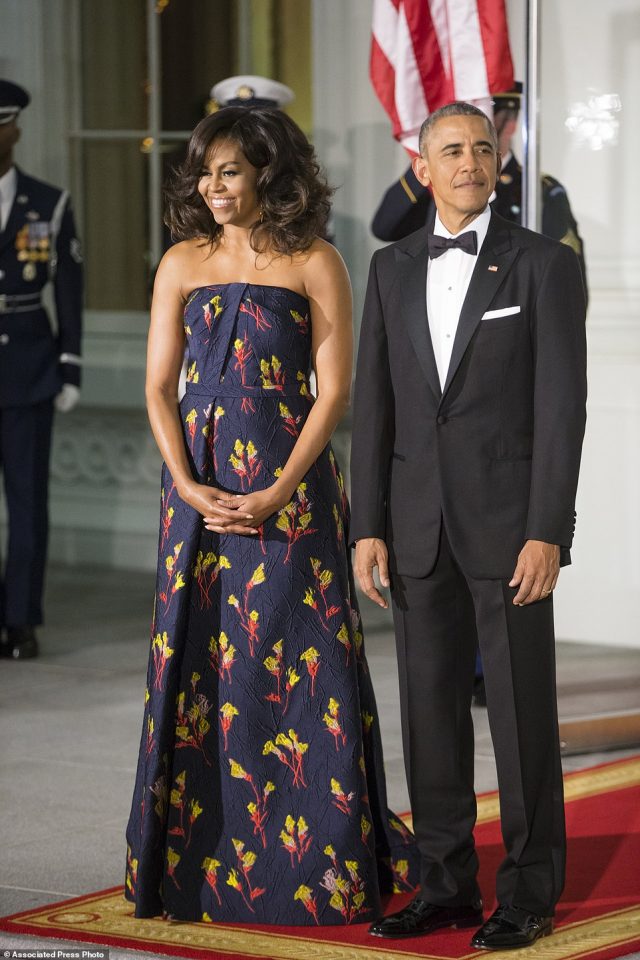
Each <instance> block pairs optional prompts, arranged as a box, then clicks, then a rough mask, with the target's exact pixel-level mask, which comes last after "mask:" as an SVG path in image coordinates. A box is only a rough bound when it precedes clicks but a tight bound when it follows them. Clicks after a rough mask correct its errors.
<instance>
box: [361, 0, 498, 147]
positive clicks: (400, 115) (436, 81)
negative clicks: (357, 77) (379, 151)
mask: <svg viewBox="0 0 640 960" xmlns="http://www.w3.org/2000/svg"><path fill="white" fill-rule="evenodd" d="M370 72H371V82H372V83H373V87H374V90H375V91H376V93H377V95H378V98H379V100H380V102H381V103H382V106H383V107H384V109H385V110H386V112H387V113H388V115H389V117H390V118H391V123H392V125H393V135H394V137H395V138H396V139H397V140H399V141H400V143H402V145H403V146H404V147H406V149H407V150H408V151H409V152H410V153H417V152H418V132H419V130H420V126H421V124H422V122H423V120H424V119H425V118H426V117H427V116H428V115H429V114H430V113H433V111H434V110H437V109H438V107H441V106H443V105H444V104H445V103H450V102H451V101H452V100H469V101H472V102H473V103H476V104H477V105H478V106H479V107H482V108H483V109H486V110H487V112H489V111H490V97H491V94H492V93H503V92H504V91H506V90H511V89H512V87H513V63H512V60H511V51H510V49H509V34H508V31H507V16H506V12H505V3H504V0H373V32H372V38H371V61H370Z"/></svg>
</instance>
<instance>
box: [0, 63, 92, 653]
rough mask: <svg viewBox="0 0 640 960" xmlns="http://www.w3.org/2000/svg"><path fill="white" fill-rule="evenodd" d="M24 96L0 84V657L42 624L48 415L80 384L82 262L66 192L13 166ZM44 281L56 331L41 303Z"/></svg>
mask: <svg viewBox="0 0 640 960" xmlns="http://www.w3.org/2000/svg"><path fill="white" fill-rule="evenodd" d="M28 103H29V94H28V93H27V92H26V90H24V89H23V88H22V87H20V86H18V85H17V84H15V83H11V82H10V81H8V80H0V471H1V472H2V476H3V480H4V492H5V501H6V507H7V516H8V524H9V536H8V545H7V553H6V558H5V562H4V569H3V571H2V574H1V575H0V656H3V657H10V658H13V659H25V658H27V657H35V656H36V655H37V653H38V643H37V638H36V634H35V627H36V626H38V624H40V623H42V591H43V583H44V569H45V561H46V552H47V535H48V506H47V497H48V481H49V452H50V448H51V431H52V424H53V413H54V408H56V409H58V410H60V411H62V412H66V411H67V410H70V409H71V408H72V407H73V406H74V405H75V403H76V402H77V399H78V395H79V387H80V334H81V322H82V256H81V250H80V244H79V242H78V238H77V236H76V230H75V226H74V222H73V214H72V212H71V207H70V203H69V195H68V193H67V192H66V191H64V190H59V189H58V188H57V187H54V186H51V185H50V184H48V183H43V182H42V181H40V180H36V179H34V178H33V177H29V176H27V175H26V174H25V173H23V172H22V170H20V169H19V168H18V167H16V166H15V164H14V160H13V151H14V147H15V144H16V143H17V141H18V139H19V136H20V130H19V127H18V124H17V120H18V116H19V114H20V111H21V110H22V109H24V107H26V106H27V104H28ZM48 283H52V284H53V292H54V298H55V307H56V320H57V331H56V332H54V331H53V329H52V327H51V323H50V321H49V317H48V315H47V313H46V311H45V309H44V307H43V305H42V299H41V298H42V291H43V288H44V287H45V286H46V285H47V284H48Z"/></svg>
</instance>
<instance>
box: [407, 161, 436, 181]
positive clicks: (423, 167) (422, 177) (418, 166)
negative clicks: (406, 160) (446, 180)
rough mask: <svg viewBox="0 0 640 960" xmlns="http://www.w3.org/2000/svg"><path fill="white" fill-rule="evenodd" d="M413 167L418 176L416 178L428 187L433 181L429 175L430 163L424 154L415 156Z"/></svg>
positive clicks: (412, 162)
mask: <svg viewBox="0 0 640 960" xmlns="http://www.w3.org/2000/svg"><path fill="white" fill-rule="evenodd" d="M411 169H412V170H413V172H414V174H415V176H416V180H417V181H418V182H419V183H421V184H422V186H423V187H428V186H429V184H430V183H431V177H430V176H429V164H428V163H427V161H426V160H425V158H424V157H422V156H418V157H414V158H413V160H412V161H411Z"/></svg>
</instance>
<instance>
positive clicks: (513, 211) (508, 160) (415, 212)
mask: <svg viewBox="0 0 640 960" xmlns="http://www.w3.org/2000/svg"><path fill="white" fill-rule="evenodd" d="M521 96H522V84H521V83H519V82H518V83H516V85H515V87H514V89H513V90H510V91H509V92H508V93H496V94H494V95H493V116H494V124H495V127H496V131H497V133H498V149H499V151H500V153H501V154H502V172H501V174H500V177H499V179H498V182H497V183H496V195H495V198H494V199H493V200H492V201H491V206H492V207H493V209H494V210H495V211H496V213H499V214H500V216H502V217H505V218H506V219H507V220H513V221H515V222H516V223H520V220H521V208H522V166H521V164H520V163H519V162H518V159H517V158H516V157H515V155H514V153H513V151H512V149H511V140H512V138H513V136H514V134H515V132H516V129H517V126H518V115H519V112H520V99H521ZM541 179H542V182H541V187H542V226H541V231H540V232H541V233H544V234H545V236H547V237H553V239H554V240H560V242H561V243H566V244H568V246H570V247H571V248H572V249H573V250H575V252H576V254H577V256H578V260H579V261H580V268H581V270H582V279H583V281H584V286H585V293H586V292H587V274H586V267H585V262H584V248H583V243H582V240H581V238H580V234H579V233H578V225H577V223H576V219H575V217H574V216H573V213H572V211H571V206H570V204H569V198H568V196H567V191H566V190H565V188H564V187H563V186H562V184H561V183H560V182H559V181H558V180H556V179H555V178H554V177H550V176H549V175H548V174H543V175H542V178H541ZM434 211H435V205H434V203H433V200H432V198H431V193H430V192H429V190H428V189H427V188H426V187H423V186H422V184H421V183H419V182H418V180H417V179H416V177H415V175H414V173H413V170H412V169H411V167H409V169H408V170H407V171H406V173H405V174H404V176H402V177H400V179H399V180H397V181H396V182H395V183H394V184H392V186H391V187H389V189H388V190H387V192H386V193H385V195H384V197H383V198H382V201H381V203H380V206H379V207H378V209H377V210H376V212H375V214H374V217H373V221H372V224H371V231H372V233H373V235H374V236H375V237H377V238H378V240H384V241H386V242H388V243H391V242H393V241H395V240H401V239H402V238H403V237H407V236H408V235H409V234H410V233H413V232H414V230H419V229H420V227H423V226H424V224H425V223H426V221H427V219H428V217H429V213H430V212H431V213H432V215H433V216H435V212H434Z"/></svg>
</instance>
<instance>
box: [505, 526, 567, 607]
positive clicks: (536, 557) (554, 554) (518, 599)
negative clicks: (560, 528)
mask: <svg viewBox="0 0 640 960" xmlns="http://www.w3.org/2000/svg"><path fill="white" fill-rule="evenodd" d="M559 573H560V547H559V546H558V545H557V544H556V543H545V542H544V541H543V540H527V542H526V543H525V545H524V547H523V548H522V550H521V551H520V554H519V556H518V563H517V564H516V569H515V571H514V574H513V578H512V579H511V582H510V583H509V586H510V587H520V589H519V590H518V592H517V593H516V595H515V597H514V598H513V602H514V604H515V605H516V607H524V606H526V605H527V604H529V603H535V602H536V600H540V599H542V600H544V598H545V597H548V596H549V594H550V593H551V591H552V590H553V589H554V587H555V585H556V583H557V582H558V574H559Z"/></svg>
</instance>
